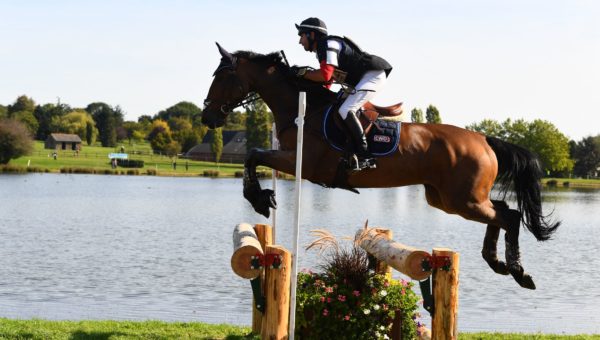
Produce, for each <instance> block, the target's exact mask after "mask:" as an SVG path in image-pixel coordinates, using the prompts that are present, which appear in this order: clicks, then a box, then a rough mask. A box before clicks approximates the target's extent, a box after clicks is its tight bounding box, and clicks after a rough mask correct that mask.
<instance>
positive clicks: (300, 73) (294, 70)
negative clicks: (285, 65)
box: [290, 65, 310, 78]
mask: <svg viewBox="0 0 600 340" xmlns="http://www.w3.org/2000/svg"><path fill="white" fill-rule="evenodd" d="M308 70H310V67H308V66H296V65H294V66H290V74H291V75H292V76H294V77H297V78H303V77H304V75H305V74H306V71H308Z"/></svg>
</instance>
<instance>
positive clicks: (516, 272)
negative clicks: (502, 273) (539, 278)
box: [509, 266, 535, 289]
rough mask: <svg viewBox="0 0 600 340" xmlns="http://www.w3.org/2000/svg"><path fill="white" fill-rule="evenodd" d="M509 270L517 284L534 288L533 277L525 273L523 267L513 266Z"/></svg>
mask: <svg viewBox="0 0 600 340" xmlns="http://www.w3.org/2000/svg"><path fill="white" fill-rule="evenodd" d="M509 270H510V275H512V277H513V278H514V279H515V281H517V283H518V284H519V286H521V287H523V288H527V289H535V283H534V282H533V278H532V277H531V275H529V274H527V273H525V271H524V270H523V267H521V266H518V267H517V266H515V267H511V268H510V269H509Z"/></svg>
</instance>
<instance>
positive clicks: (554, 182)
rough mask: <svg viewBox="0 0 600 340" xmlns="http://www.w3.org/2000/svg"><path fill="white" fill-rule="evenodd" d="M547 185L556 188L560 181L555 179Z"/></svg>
mask: <svg viewBox="0 0 600 340" xmlns="http://www.w3.org/2000/svg"><path fill="white" fill-rule="evenodd" d="M546 185H547V186H549V187H555V186H557V185H558V181H557V180H555V179H551V180H549V181H548V182H546Z"/></svg>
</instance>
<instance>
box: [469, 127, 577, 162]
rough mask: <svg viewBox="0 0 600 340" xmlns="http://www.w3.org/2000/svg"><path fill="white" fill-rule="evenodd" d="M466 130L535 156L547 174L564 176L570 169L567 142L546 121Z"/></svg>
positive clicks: (562, 135) (564, 137)
mask: <svg viewBox="0 0 600 340" xmlns="http://www.w3.org/2000/svg"><path fill="white" fill-rule="evenodd" d="M467 129H469V130H474V131H478V132H481V133H483V134H485V135H488V136H493V137H497V138H500V139H502V140H505V141H507V142H510V143H513V144H517V145H520V146H522V147H524V148H526V149H528V150H530V151H532V152H534V153H536V154H537V155H538V156H539V158H540V161H541V162H542V167H543V169H544V170H546V172H555V173H557V172H567V171H570V170H571V169H572V168H573V161H572V160H571V159H570V157H569V140H568V139H567V137H566V136H565V135H564V134H562V133H561V132H560V131H558V129H557V128H556V127H555V126H554V125H553V124H552V123H550V122H548V121H545V120H541V119H536V120H534V121H533V122H527V121H525V120H523V119H518V120H516V121H512V120H511V119H507V120H505V121H504V122H502V124H500V123H498V122H497V121H494V120H489V119H486V120H484V121H482V122H481V123H476V124H471V125H469V126H467Z"/></svg>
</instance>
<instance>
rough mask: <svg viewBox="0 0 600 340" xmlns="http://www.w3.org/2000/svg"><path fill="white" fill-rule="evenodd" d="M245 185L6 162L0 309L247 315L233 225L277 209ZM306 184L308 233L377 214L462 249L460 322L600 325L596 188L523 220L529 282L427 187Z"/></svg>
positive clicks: (212, 318) (417, 239) (4, 313)
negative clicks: (41, 170) (492, 264)
mask: <svg viewBox="0 0 600 340" xmlns="http://www.w3.org/2000/svg"><path fill="white" fill-rule="evenodd" d="M263 185H265V186H270V185H271V183H270V180H269V181H264V182H263ZM241 188H242V183H241V180H239V179H206V178H166V177H145V176H135V177H125V176H98V175H58V174H27V175H1V176H0V240H1V241H2V247H0V268H1V275H0V317H8V318H34V317H35V318H44V319H71V320H81V319H131V320H147V319H160V320H166V321H205V322H213V323H220V322H229V323H235V324H242V325H248V324H250V322H251V316H250V312H249V310H250V303H251V290H250V283H249V281H247V280H243V279H241V278H239V277H237V276H235V275H234V274H233V273H232V271H231V269H230V267H229V260H230V256H231V249H232V244H231V232H232V230H233V228H234V226H235V225H236V224H238V223H240V222H249V223H269V222H270V221H269V220H267V219H265V218H263V217H262V216H259V215H258V214H256V213H254V211H253V210H252V208H251V207H250V205H249V204H248V203H247V202H246V201H245V200H244V199H243V197H242V194H241ZM302 188H303V197H302V221H301V236H300V244H301V245H305V244H307V243H309V242H310V241H311V240H312V239H311V237H310V235H309V233H308V231H309V230H311V229H316V228H327V229H328V230H330V231H331V232H332V233H333V234H334V235H336V236H338V237H342V236H350V235H353V234H354V233H355V231H356V230H357V229H358V228H360V227H361V226H362V225H363V224H364V222H365V220H366V219H368V220H369V225H371V226H383V227H388V228H390V229H392V230H393V232H394V235H395V236H394V238H395V239H396V240H398V241H400V242H402V243H406V244H409V245H412V246H416V247H421V248H423V249H426V250H430V249H431V248H433V247H448V248H452V249H454V250H456V251H458V252H460V254H461V268H460V302H459V303H460V308H459V329H460V330H461V331H479V330H485V331H503V332H509V331H511V332H544V333H600V307H599V306H600V287H599V286H598V283H599V282H600V271H599V269H598V268H599V267H600V260H599V258H598V256H597V255H596V250H597V245H598V244H599V243H600V234H599V232H598V230H599V228H598V227H599V225H600V214H598V210H599V208H600V192H598V191H594V190H567V191H565V190H555V191H546V192H544V201H545V202H544V204H545V208H546V211H548V212H550V211H552V210H553V211H554V217H555V218H558V219H560V220H562V221H563V225H562V226H561V228H560V229H559V230H558V232H557V234H556V236H555V238H554V240H552V241H549V242H537V241H535V239H534V237H533V236H532V235H531V234H530V233H528V232H526V231H522V232H521V238H520V240H521V250H522V256H523V264H524V267H525V269H526V270H527V271H528V272H530V273H531V274H532V275H533V277H534V279H535V282H536V284H537V287H538V289H537V290H535V291H530V290H525V289H522V288H520V287H519V286H518V285H517V284H516V283H515V282H514V280H513V279H512V278H510V277H507V276H500V275H497V274H494V273H493V272H492V271H491V270H490V269H489V268H488V267H487V264H486V263H485V262H484V261H483V260H482V259H481V255H480V252H481V245H482V243H483V236H484V233H485V226H484V225H481V224H478V223H475V222H470V221H466V220H463V219H462V218H459V217H457V216H452V215H447V214H445V213H444V212H441V211H439V210H436V209H433V208H430V207H428V206H427V204H426V202H425V199H424V192H423V189H422V188H421V187H419V186H415V187H404V188H392V189H368V190H365V189H363V190H361V194H360V195H356V194H353V193H350V192H347V191H343V190H331V189H323V188H321V187H318V186H316V185H313V184H310V183H308V182H304V184H303V187H302ZM293 190H294V183H293V182H291V181H280V182H279V183H278V203H279V209H278V215H277V220H278V226H277V228H276V241H277V243H279V244H281V245H283V246H285V247H287V248H288V249H291V247H292V239H291V235H292V223H293V209H292V203H293V202H294V197H293ZM499 248H500V250H501V252H502V248H503V244H502V243H501V244H500V246H499ZM299 256H300V259H299V267H300V268H313V269H314V268H315V266H316V264H317V261H318V258H317V257H316V255H315V254H314V253H313V252H305V251H304V250H302V251H301V252H300V254H299ZM500 256H503V254H500ZM395 275H396V276H397V277H401V276H400V274H395ZM423 314H425V312H423ZM423 321H424V322H425V323H427V324H429V323H430V320H429V319H428V318H426V317H424V319H423Z"/></svg>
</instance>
